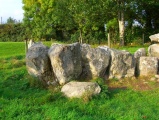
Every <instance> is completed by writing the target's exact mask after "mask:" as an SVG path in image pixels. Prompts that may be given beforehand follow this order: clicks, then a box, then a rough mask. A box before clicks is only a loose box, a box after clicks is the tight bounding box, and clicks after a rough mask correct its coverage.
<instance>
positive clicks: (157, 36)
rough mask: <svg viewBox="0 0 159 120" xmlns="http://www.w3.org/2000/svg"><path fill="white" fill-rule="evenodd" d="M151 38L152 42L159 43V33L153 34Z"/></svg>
mask: <svg viewBox="0 0 159 120" xmlns="http://www.w3.org/2000/svg"><path fill="white" fill-rule="evenodd" d="M149 38H150V39H151V42H157V43H159V33H158V34H154V35H151V36H150V37H149Z"/></svg>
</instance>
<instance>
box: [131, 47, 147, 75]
mask: <svg viewBox="0 0 159 120" xmlns="http://www.w3.org/2000/svg"><path fill="white" fill-rule="evenodd" d="M142 56H146V49H145V48H140V49H138V50H137V51H136V52H135V53H134V58H135V61H136V65H135V76H139V74H138V73H139V71H138V70H139V68H138V66H139V59H140V57H142Z"/></svg>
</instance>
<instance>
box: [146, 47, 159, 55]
mask: <svg viewBox="0 0 159 120" xmlns="http://www.w3.org/2000/svg"><path fill="white" fill-rule="evenodd" d="M148 54H149V56H150V57H157V58H159V44H153V45H150V46H149V47H148Z"/></svg>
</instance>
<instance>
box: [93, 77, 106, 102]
mask: <svg viewBox="0 0 159 120" xmlns="http://www.w3.org/2000/svg"><path fill="white" fill-rule="evenodd" d="M93 81H94V82H97V83H98V84H99V86H100V87H101V93H100V95H99V96H96V98H98V99H99V98H100V99H108V98H109V91H108V86H107V85H106V83H105V81H104V79H102V78H96V79H94V80H93Z"/></svg>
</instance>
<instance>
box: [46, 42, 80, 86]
mask: <svg viewBox="0 0 159 120" xmlns="http://www.w3.org/2000/svg"><path fill="white" fill-rule="evenodd" d="M48 54H49V57H50V60H51V65H52V69H53V72H54V74H55V77H56V79H57V81H58V82H59V84H60V85H62V84H65V83H67V82H69V81H70V80H73V79H77V78H78V77H79V75H80V74H81V72H82V64H81V51H80V44H79V43H74V44H70V45H60V44H54V45H52V46H51V48H50V49H49V52H48Z"/></svg>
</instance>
